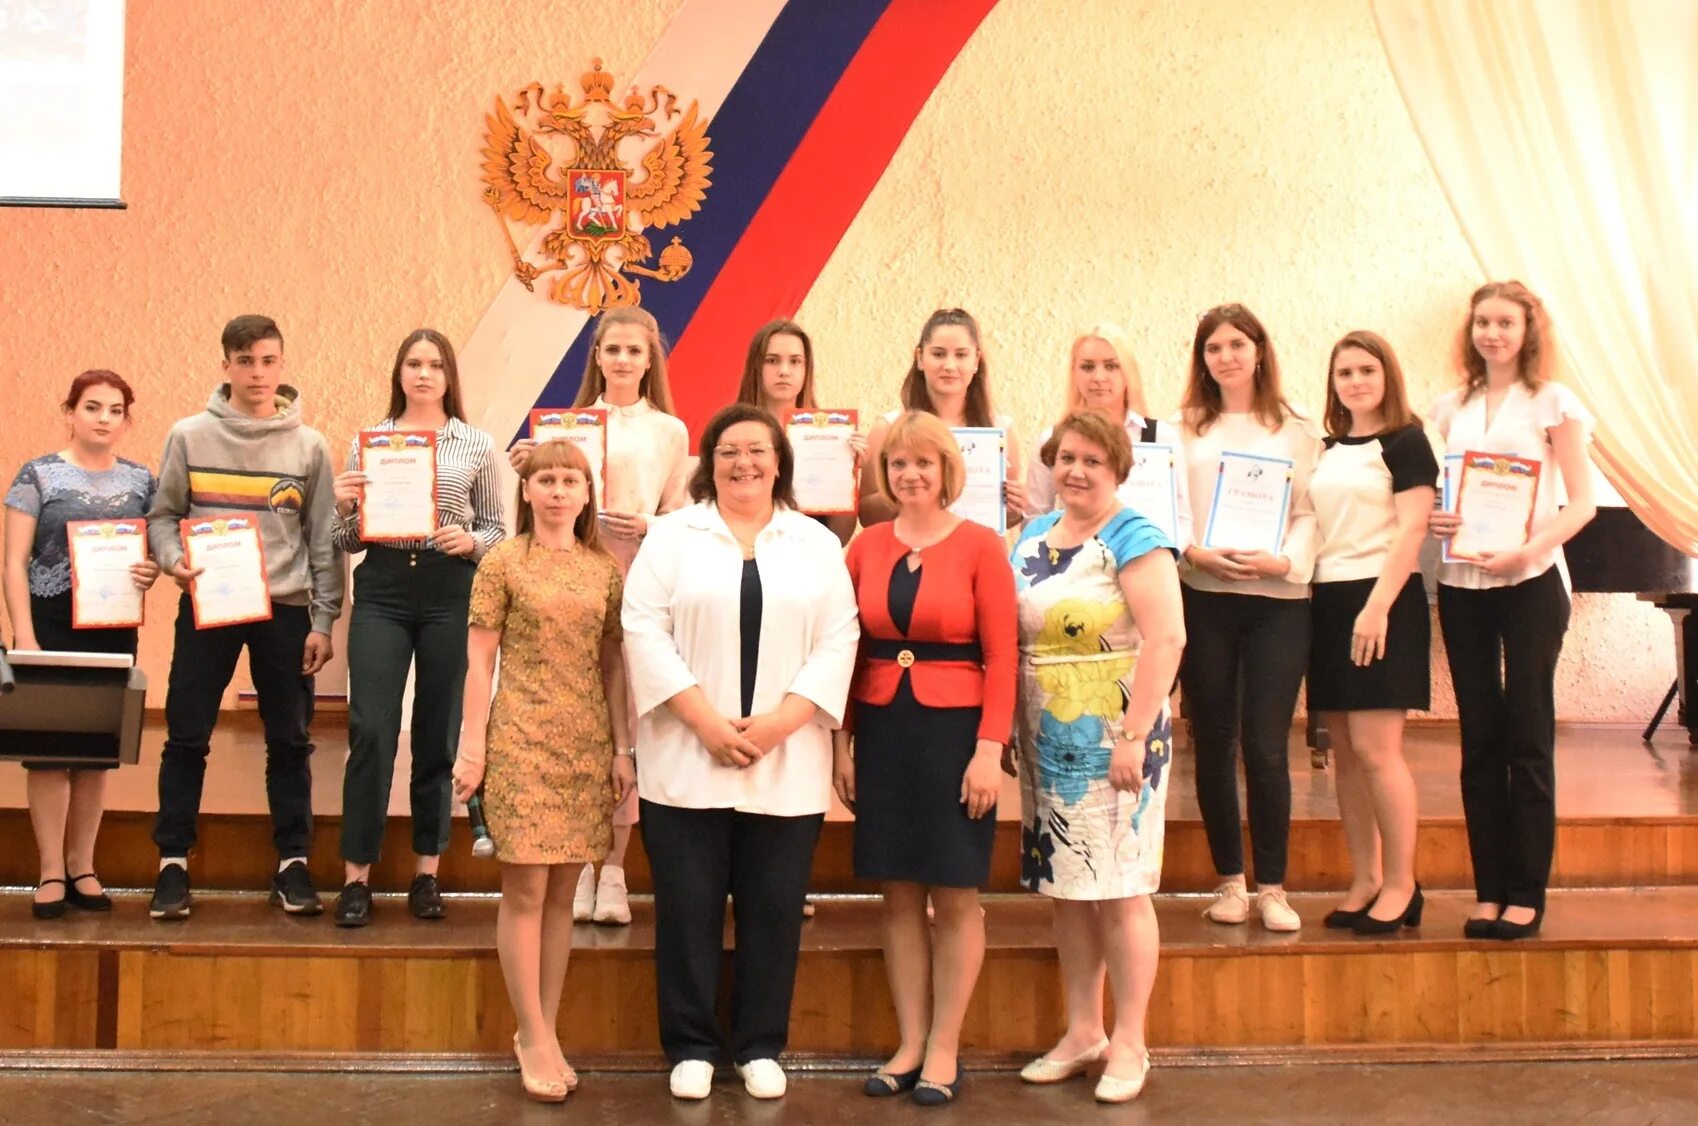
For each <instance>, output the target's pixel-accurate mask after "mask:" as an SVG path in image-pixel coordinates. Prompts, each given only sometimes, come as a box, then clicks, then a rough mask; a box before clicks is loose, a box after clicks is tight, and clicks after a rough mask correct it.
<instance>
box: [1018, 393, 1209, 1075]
mask: <svg viewBox="0 0 1698 1126" xmlns="http://www.w3.org/2000/svg"><path fill="white" fill-rule="evenodd" d="M1043 461H1044V464H1046V465H1048V466H1050V467H1051V468H1052V469H1053V472H1054V479H1055V486H1056V489H1055V491H1056V493H1057V495H1058V496H1059V497H1060V498H1061V501H1062V506H1063V507H1062V509H1061V510H1060V511H1059V512H1051V513H1046V514H1045V515H1043V516H1039V517H1037V518H1036V519H1034V520H1033V521H1031V522H1030V523H1028V524H1027V525H1026V527H1025V530H1024V532H1023V533H1022V535H1021V537H1020V541H1019V542H1018V543H1017V544H1016V545H1015V547H1014V555H1013V565H1014V578H1015V585H1016V588H1017V590H1018V594H1019V617H1020V707H1019V720H1018V722H1019V729H1020V731H1019V734H1020V770H1019V773H1020V797H1021V806H1022V810H1023V813H1022V817H1023V820H1024V822H1025V825H1024V829H1023V832H1022V837H1023V841H1024V855H1023V859H1022V864H1021V868H1022V871H1021V878H1022V881H1023V882H1024V883H1025V885H1026V887H1027V888H1028V889H1030V890H1032V891H1035V892H1039V893H1041V894H1043V895H1048V896H1050V897H1051V898H1053V899H1054V900H1055V938H1056V952H1057V954H1058V956H1059V958H1060V962H1061V973H1062V981H1063V985H1064V987H1065V990H1066V995H1067V1031H1066V1033H1065V1034H1064V1035H1063V1036H1062V1038H1061V1040H1060V1042H1059V1043H1057V1044H1056V1046H1055V1047H1054V1048H1052V1049H1050V1051H1049V1052H1048V1053H1046V1054H1045V1055H1044V1056H1043V1057H1041V1058H1039V1059H1036V1060H1033V1061H1032V1062H1031V1063H1030V1064H1028V1065H1027V1066H1026V1067H1025V1069H1024V1070H1022V1071H1021V1073H1020V1075H1021V1078H1023V1079H1025V1080H1026V1081H1027V1082H1029V1083H1056V1082H1060V1081H1062V1080H1064V1079H1068V1078H1071V1077H1072V1076H1074V1075H1077V1074H1079V1073H1081V1072H1083V1071H1085V1070H1086V1069H1087V1068H1089V1067H1090V1066H1091V1065H1092V1064H1093V1063H1095V1062H1097V1061H1098V1060H1102V1059H1106V1061H1107V1066H1106V1068H1105V1070H1104V1072H1103V1075H1102V1079H1101V1081H1100V1082H1099V1083H1098V1085H1097V1088H1096V1097H1097V1099H1098V1100H1100V1101H1103V1102H1125V1101H1128V1100H1130V1099H1133V1098H1136V1097H1137V1095H1138V1093H1139V1091H1141V1090H1142V1089H1143V1085H1144V1078H1145V1076H1146V1075H1147V1074H1148V1072H1149V1067H1150V1057H1149V1052H1148V1050H1147V1048H1146V1046H1145V1043H1144V1023H1145V1014H1146V1012H1147V1010H1148V1008H1149V1000H1150V991H1151V989H1152V988H1153V987H1154V985H1155V977H1156V958H1157V953H1158V947H1159V936H1158V934H1157V930H1156V914H1155V908H1154V906H1153V905H1152V904H1151V902H1150V895H1151V894H1152V893H1153V892H1154V891H1155V890H1156V888H1157V887H1158V885H1159V884H1160V882H1161V856H1162V831H1163V823H1162V822H1163V817H1164V814H1165V808H1166V801H1167V780H1168V773H1169V772H1168V767H1169V765H1170V764H1171V763H1172V761H1173V744H1172V734H1173V723H1172V719H1171V718H1170V716H1169V715H1168V708H1167V695H1168V690H1169V688H1170V687H1171V686H1172V684H1173V678H1174V674H1175V673H1176V672H1177V671H1178V666H1179V655H1180V652H1181V651H1182V650H1183V648H1184V645H1185V626H1184V613H1183V610H1182V607H1181V603H1180V597H1179V580H1178V572H1177V570H1176V568H1175V565H1174V556H1173V545H1172V544H1171V543H1169V542H1168V541H1167V539H1166V537H1165V536H1163V534H1162V533H1161V532H1160V531H1159V530H1157V528H1156V527H1155V525H1153V524H1151V523H1150V522H1149V521H1148V520H1146V519H1144V518H1143V517H1142V516H1140V515H1138V514H1137V513H1135V512H1133V511H1131V510H1130V509H1127V508H1124V507H1122V505H1121V504H1120V501H1119V500H1118V499H1117V498H1116V496H1115V489H1116V487H1117V486H1118V485H1119V484H1120V483H1121V482H1123V481H1124V480H1125V479H1126V475H1127V473H1128V472H1129V471H1130V469H1131V465H1132V447H1131V443H1130V441H1129V440H1128V438H1127V436H1126V431H1125V429H1124V428H1123V427H1122V426H1120V425H1118V424H1117V422H1116V421H1114V420H1110V419H1106V418H1104V417H1103V416H1100V415H1097V414H1092V413H1089V412H1078V413H1074V414H1070V415H1068V416H1067V417H1066V418H1064V419H1062V420H1061V422H1060V423H1059V424H1057V426H1056V427H1055V430H1054V431H1053V432H1052V433H1051V435H1050V439H1049V441H1048V442H1046V443H1045V445H1044V449H1043ZM1105 972H1106V973H1107V975H1108V977H1109V979H1110V982H1111V984H1112V986H1113V989H1114V1011H1115V1027H1114V1036H1113V1038H1112V1039H1110V1038H1108V1037H1106V1036H1105V1035H1104V1030H1103V1002H1102V991H1103V975H1104V974H1105Z"/></svg>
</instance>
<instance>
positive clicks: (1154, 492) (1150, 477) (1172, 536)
mask: <svg viewBox="0 0 1698 1126" xmlns="http://www.w3.org/2000/svg"><path fill="white" fill-rule="evenodd" d="M1174 458H1175V454H1174V450H1173V447H1172V446H1171V445H1168V444H1167V443H1165V442H1134V443H1133V444H1132V472H1130V473H1128V474H1127V475H1126V483H1125V484H1123V485H1121V486H1120V488H1119V489H1118V490H1117V493H1118V495H1119V497H1120V501H1121V503H1122V504H1124V505H1125V506H1126V507H1127V508H1130V509H1131V510H1132V511H1134V512H1136V513H1137V514H1138V515H1140V516H1142V517H1143V518H1144V519H1146V520H1148V521H1149V522H1150V523H1152V524H1154V525H1155V526H1156V527H1158V528H1160V529H1161V533H1162V535H1164V536H1166V537H1167V542H1168V543H1170V544H1172V545H1174V546H1175V547H1178V546H1179V480H1178V478H1177V477H1175V476H1174Z"/></svg>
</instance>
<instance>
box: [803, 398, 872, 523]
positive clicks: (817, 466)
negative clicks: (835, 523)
mask: <svg viewBox="0 0 1698 1126" xmlns="http://www.w3.org/2000/svg"><path fill="white" fill-rule="evenodd" d="M857 421H858V415H857V413H856V412H855V411H852V410H827V409H824V408H820V409H813V410H793V411H786V412H785V414H784V433H785V435H786V436H787V437H788V438H789V439H790V450H791V452H792V454H794V455H795V459H796V474H795V482H796V504H797V505H798V506H799V507H800V508H801V510H802V511H803V512H806V513H807V514H808V515H810V516H849V515H853V514H854V513H855V512H856V510H857V509H858V508H859V507H860V505H859V500H860V487H859V486H860V482H859V481H857V479H856V474H855V450H854V447H852V446H851V445H850V444H849V439H850V438H851V437H853V436H854V434H855V427H856V423H857Z"/></svg>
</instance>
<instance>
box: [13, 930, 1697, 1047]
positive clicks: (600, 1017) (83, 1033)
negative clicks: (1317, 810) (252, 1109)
mask: <svg viewBox="0 0 1698 1126" xmlns="http://www.w3.org/2000/svg"><path fill="white" fill-rule="evenodd" d="M103 957H106V958H109V959H110V960H111V965H110V966H109V967H107V968H106V969H105V970H104V971H103V968H102V965H101V959H102V958H103ZM4 962H5V965H4V967H3V968H0V985H3V986H4V988H5V996H6V997H7V1001H8V1004H7V1006H6V1008H7V1009H8V1010H9V1012H10V1016H9V1017H8V1018H7V1019H6V1020H4V1021H3V1022H0V1049H30V1048H65V1049H72V1048H105V1049H117V1050H125V1051H141V1052H170V1051H175V1050H196V1051H198V1050H212V1051H234V1052H288V1051H296V1052H348V1053H362V1054H372V1053H377V1054H386V1053H419V1052H476V1053H490V1054H492V1055H500V1054H501V1053H503V1052H505V1051H507V1050H508V1049H509V1045H510V1042H511V1037H512V1032H513V1022H512V1018H511V1015H510V1013H509V1010H508V1005H507V999H506V994H505V992H504V990H503V987H502V983H501V975H500V970H499V967H498V965H497V963H496V960H495V958H494V957H493V956H492V955H490V954H488V953H480V954H472V955H464V956H455V957H442V956H434V957H422V956H410V957H409V956H395V957H388V956H367V957H350V956H291V955H288V954H281V953H279V954H270V955H259V956H256V955H251V954H238V953H219V952H207V953H195V954H180V953H167V952H162V951H148V950H121V951H107V952H105V953H104V954H101V953H95V952H90V951H78V950H68V949H61V950H23V951H18V950H14V951H12V952H10V953H9V954H8V956H7V958H6V959H4ZM1695 979H1698V951H1695V950H1694V949H1692V948H1690V947H1685V948H1680V949H1639V948H1628V949H1620V948H1617V949H1604V948H1596V949H1548V948H1540V947H1536V946H1534V947H1525V948H1519V947H1518V948H1505V949H1503V950H1487V951H1481V950H1476V949H1472V948H1464V949H1449V950H1431V951H1408V952H1402V951H1391V952H1385V951H1364V952H1361V953H1352V952H1342V953H1330V952H1329V953H1309V954H1295V953H1294V954H1280V953H1273V952H1264V953H1261V954H1259V955H1256V956H1230V955H1222V954H1220V953H1196V954H1179V955H1168V956H1165V957H1164V958H1163V961H1162V967H1161V976H1160V978H1159V979H1158V984H1157V988H1156V993H1155V997H1154V999H1153V1002H1152V1007H1151V1014H1150V1032H1151V1042H1152V1043H1153V1044H1155V1045H1157V1046H1161V1047H1173V1046H1181V1047H1194V1048H1232V1047H1247V1046H1287V1047H1293V1048H1301V1047H1314V1048H1317V1049H1319V1048H1324V1047H1329V1046H1339V1045H1362V1044H1378V1045H1387V1044H1407V1045H1410V1046H1411V1050H1412V1052H1415V1053H1416V1054H1417V1055H1418V1053H1419V1046H1420V1045H1423V1044H1425V1045H1450V1046H1454V1045H1463V1044H1518V1043H1561V1042H1575V1043H1580V1042H1588V1043H1594V1042H1599V1041H1621V1042H1627V1041H1678V1040H1691V1039H1694V1038H1695V1037H1698V1020H1695V1012H1698V1005H1695V996H1694V980H1695ZM654 1006H655V1002H654V974H653V968H652V964H651V962H650V959H649V956H648V954H647V952H646V951H643V952H634V951H633V952H616V951H605V950H601V951H580V952H579V953H578V954H577V956H576V957H575V958H574V962H573V969H572V972H571V974H570V977H569V979H568V982H567V994H566V1003H565V1006H564V1009H563V1012H562V1014H561V1020H560V1029H561V1035H562V1038H563V1039H564V1041H565V1043H566V1046H567V1050H568V1052H569V1053H575V1054H579V1055H582V1056H585V1057H600V1058H609V1057H614V1058H621V1059H629V1060H630V1061H632V1062H653V1063H654V1064H656V1065H657V1066H658V1065H659V1062H660V1061H659V1057H658V1055H657V1051H656V1044H657V1039H656V1033H655V1025H654V1020H655V1017H654ZM1060 1018H1061V1012H1060V983H1059V980H1058V975H1057V970H1056V966H1055V959H1054V955H1053V953H1052V952H1049V951H1044V950H993V951H992V952H991V954H990V956H989V958H988V959H987V962H986V964H985V969H984V973H983V976H982V977H981V979H980V982H979V986H978V989H977V991H976V993H975V995H974V1000H973V1004H972V1008H971V1009H970V1011H969V1013H968V1018H967V1023H966V1027H965V1030H964V1049H965V1050H966V1051H968V1052H970V1053H971V1054H973V1055H974V1056H975V1057H976V1058H999V1059H1000V1058H1019V1057H1022V1056H1025V1055H1027V1054H1029V1053H1031V1052H1034V1051H1036V1050H1039V1049H1041V1048H1042V1047H1045V1046H1047V1045H1048V1044H1049V1043H1050V1042H1051V1041H1052V1040H1053V1038H1054V1036H1055V1034H1056V1031H1057V1029H1058V1028H1059V1022H1060ZM895 1043H896V1027H895V1019H894V1015H893V1013H892V1011H891V1009H890V1005H889V1001H888V998H887V990H886V985H885V977H884V964H883V960H882V958H881V957H880V956H879V955H878V954H877V953H876V952H872V951H866V950H853V951H808V952H805V953H804V956H803V960H802V965H801V969H800V972H799V975H798V980H797V991H796V1002H795V1006H794V1011H793V1017H792V1023H791V1040H790V1047H791V1049H792V1050H793V1051H796V1052H801V1053H820V1054H825V1055H832V1056H839V1057H859V1058H867V1059H872V1058H878V1057H879V1056H880V1055H881V1053H884V1052H887V1051H888V1050H889V1049H890V1048H891V1047H892V1046H893V1045H894V1044H895Z"/></svg>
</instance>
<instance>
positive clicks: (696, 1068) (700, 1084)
mask: <svg viewBox="0 0 1698 1126" xmlns="http://www.w3.org/2000/svg"><path fill="white" fill-rule="evenodd" d="M712 1093H713V1064H712V1063H710V1062H708V1061H707V1060H685V1061H684V1062H683V1063H681V1064H679V1065H678V1066H677V1067H675V1068H673V1069H672V1097H673V1098H675V1099H705V1098H707V1097H708V1096H709V1095H711V1094H712Z"/></svg>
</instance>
